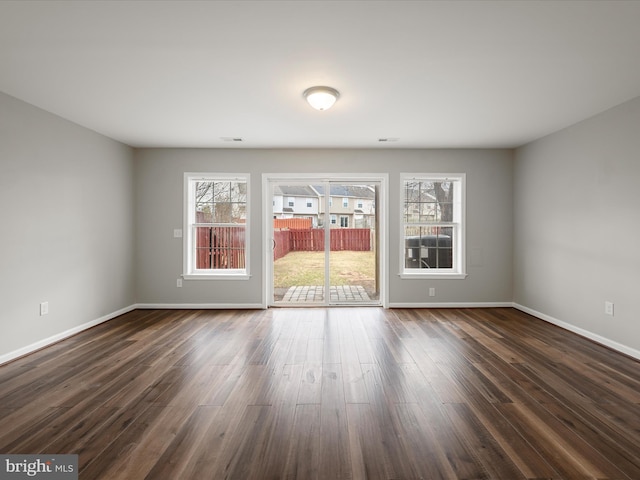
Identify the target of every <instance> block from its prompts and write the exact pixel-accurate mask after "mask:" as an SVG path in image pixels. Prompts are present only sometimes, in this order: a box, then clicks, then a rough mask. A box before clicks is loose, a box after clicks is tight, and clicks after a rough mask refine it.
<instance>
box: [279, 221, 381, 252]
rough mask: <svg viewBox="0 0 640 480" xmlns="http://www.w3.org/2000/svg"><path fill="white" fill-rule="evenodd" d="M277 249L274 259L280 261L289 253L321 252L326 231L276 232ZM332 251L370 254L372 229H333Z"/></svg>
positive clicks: (331, 237) (331, 238)
mask: <svg viewBox="0 0 640 480" xmlns="http://www.w3.org/2000/svg"><path fill="white" fill-rule="evenodd" d="M273 234H274V241H275V246H274V247H275V248H274V250H273V259H274V260H278V259H279V258H282V257H284V256H285V255H286V254H287V253H289V252H321V251H323V250H324V230H323V229H322V228H312V229H309V230H280V231H274V232H273ZM329 239H330V242H331V243H330V245H329V246H330V250H331V251H333V252H336V251H340V250H352V251H356V252H368V251H370V250H371V229H369V228H332V229H331V230H330V231H329Z"/></svg>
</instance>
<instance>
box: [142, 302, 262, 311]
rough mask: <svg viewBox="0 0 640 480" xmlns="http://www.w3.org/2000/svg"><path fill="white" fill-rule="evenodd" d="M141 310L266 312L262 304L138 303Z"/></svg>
mask: <svg viewBox="0 0 640 480" xmlns="http://www.w3.org/2000/svg"><path fill="white" fill-rule="evenodd" d="M136 308H137V309H140V310H265V308H266V307H264V306H263V305H262V304H260V303H138V304H137V305H136Z"/></svg>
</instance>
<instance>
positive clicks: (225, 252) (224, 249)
mask: <svg viewBox="0 0 640 480" xmlns="http://www.w3.org/2000/svg"><path fill="white" fill-rule="evenodd" d="M244 236H245V227H244V226H239V227H196V268H224V269H229V268H245V266H246V265H245V252H244Z"/></svg>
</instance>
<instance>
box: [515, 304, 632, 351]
mask: <svg viewBox="0 0 640 480" xmlns="http://www.w3.org/2000/svg"><path fill="white" fill-rule="evenodd" d="M513 308H516V309H518V310H520V311H523V312H525V313H528V314H529V315H533V316H534V317H536V318H539V319H540V320H544V321H545V322H549V323H552V324H554V325H556V326H558V327H560V328H564V329H565V330H569V331H570V332H573V333H576V334H578V335H580V336H581V337H585V338H588V339H589V340H593V341H594V342H596V343H599V344H601V345H604V346H606V347H609V348H611V349H613V350H616V351H618V352H620V353H624V354H625V355H629V356H630V357H633V358H637V359H638V360H640V351H638V350H636V349H634V348H631V347H628V346H626V345H623V344H621V343H618V342H615V341H613V340H610V339H608V338H606V337H602V336H600V335H598V334H596V333H593V332H590V331H589V330H584V329H583V328H580V327H576V326H575V325H571V324H570V323H567V322H563V321H562V320H558V319H557V318H554V317H552V316H550V315H547V314H545V313H541V312H538V311H536V310H534V309H532V308H529V307H525V306H524V305H520V304H518V303H513Z"/></svg>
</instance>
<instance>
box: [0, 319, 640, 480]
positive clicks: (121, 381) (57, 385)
mask: <svg viewBox="0 0 640 480" xmlns="http://www.w3.org/2000/svg"><path fill="white" fill-rule="evenodd" d="M638 367H640V362H638V361H636V360H634V359H632V358H629V357H626V356H624V355H622V354H618V353H616V352H613V351H611V350H609V349H607V348H605V347H602V346H600V345H597V344H595V343H593V342H591V341H589V340H587V339H584V338H581V337H579V336H577V335H575V334H573V333H571V332H567V331H565V330H562V329H560V328H558V327H556V326H553V325H549V324H547V323H545V322H542V321H540V320H537V319H535V318H533V317H531V316H529V315H526V314H524V313H523V312H519V311H516V310H513V309H509V308H488V309H396V310H383V309H380V308H375V307H371V308H364V307H358V308H333V309H326V308H311V309H272V310H249V311H244V310H229V311H213V310H206V311H205V310H140V311H133V312H129V313H128V314H125V315H122V316H121V317H118V318H116V319H113V320H111V321H109V322H105V323H103V324H101V325H98V326H96V327H94V328H92V329H89V330H87V331H84V332H81V333H80V334H78V335H76V336H74V337H71V338H68V339H65V340H63V341H61V342H59V343H57V344H55V345H52V346H51V347H48V348H46V349H43V350H40V351H38V352H34V353H33V354H31V355H29V356H25V357H23V358H20V359H17V360H15V361H14V362H11V363H9V364H6V365H3V366H0V451H2V452H3V453H24V454H28V453H44V452H46V453H77V454H79V455H80V472H81V478H92V479H96V480H102V479H105V480H106V479H109V480H113V479H123V480H138V479H144V478H148V479H156V478H180V479H183V480H191V479H194V480H200V479H201V478H242V479H245V478H252V479H253V478H255V479H256V480H261V479H263V478H264V479H267V478H274V479H275V478H283V479H284V478H286V479H305V480H306V479H324V478H337V479H350V478H353V479H358V480H359V479H364V478H367V479H392V478H393V479H398V480H400V479H418V478H427V479H434V480H436V479H457V478H460V479H471V478H474V479H480V478H491V479H492V478H508V479H517V478H527V479H537V478H551V479H569V478H570V479H572V480H573V479H582V478H584V479H587V478H588V479H595V478H597V479H601V480H607V479H616V480H617V479H637V478H640V448H639V447H638V445H640V368H638Z"/></svg>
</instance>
